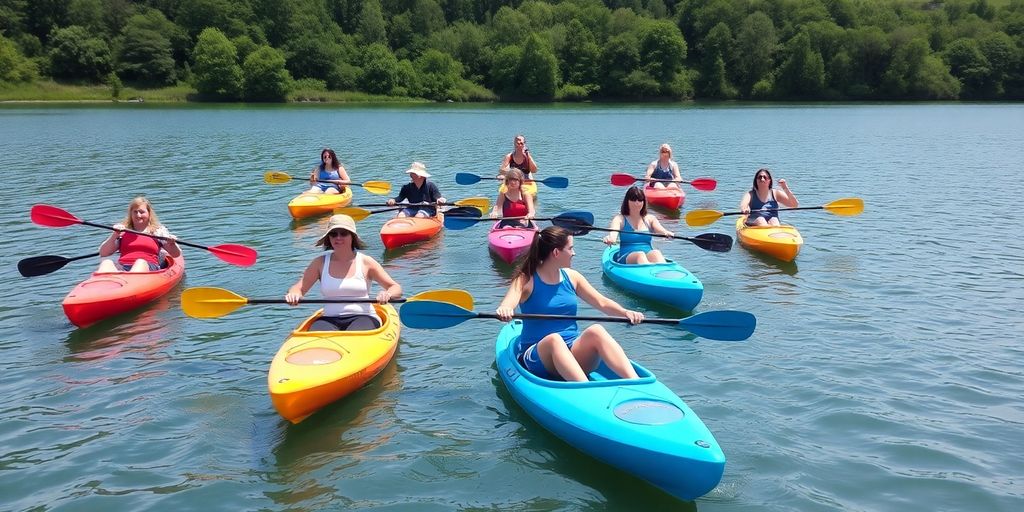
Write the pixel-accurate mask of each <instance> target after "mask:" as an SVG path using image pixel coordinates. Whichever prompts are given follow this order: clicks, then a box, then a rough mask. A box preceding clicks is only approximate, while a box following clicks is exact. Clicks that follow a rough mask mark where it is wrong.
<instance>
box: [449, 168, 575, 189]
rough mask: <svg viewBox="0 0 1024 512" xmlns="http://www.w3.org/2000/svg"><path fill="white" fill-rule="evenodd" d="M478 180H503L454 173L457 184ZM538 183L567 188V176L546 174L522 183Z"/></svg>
mask: <svg viewBox="0 0 1024 512" xmlns="http://www.w3.org/2000/svg"><path fill="white" fill-rule="evenodd" d="M480 180H498V181H505V179H504V178H498V177H495V176H477V175H476V174H470V173H468V172H460V173H456V174H455V183H458V184H459V185H472V184H474V183H477V182H478V181H480ZM534 182H536V183H540V184H543V185H546V186H548V187H551V188H568V187H569V178H565V177H562V176H548V177H547V178H544V179H542V180H526V181H524V183H534Z"/></svg>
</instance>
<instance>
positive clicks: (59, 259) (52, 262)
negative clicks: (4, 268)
mask: <svg viewBox="0 0 1024 512" xmlns="http://www.w3.org/2000/svg"><path fill="white" fill-rule="evenodd" d="M70 262H71V259H70V258H65V257H63V256H55V255H49V256H34V257H32V258H25V259H23V260H21V261H19V262H18V272H20V273H21V275H22V276H24V277H35V276H44V275H46V274H51V273H53V272H56V271H58V270H60V269H61V268H63V267H64V265H67V264H68V263H70Z"/></svg>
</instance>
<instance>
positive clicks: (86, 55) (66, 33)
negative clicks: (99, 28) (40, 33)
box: [50, 25, 113, 83]
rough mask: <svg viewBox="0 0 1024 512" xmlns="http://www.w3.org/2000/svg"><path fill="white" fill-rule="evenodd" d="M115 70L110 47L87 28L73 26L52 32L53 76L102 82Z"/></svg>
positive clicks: (51, 66) (51, 62) (51, 63)
mask: <svg viewBox="0 0 1024 512" xmlns="http://www.w3.org/2000/svg"><path fill="white" fill-rule="evenodd" d="M112 69H113V61H112V59H111V55H110V46H109V45H108V44H107V43H106V42H105V41H103V40H102V39H100V38H98V37H92V36H90V35H89V31H88V30H87V29H86V28H85V27H80V26H78V25H72V26H70V27H67V28H58V29H56V30H54V31H53V33H52V34H50V76H53V77H54V78H65V79H69V80H84V81H87V82H92V83H99V82H101V81H102V80H103V79H104V78H105V77H106V76H107V74H108V73H110V71H111V70H112Z"/></svg>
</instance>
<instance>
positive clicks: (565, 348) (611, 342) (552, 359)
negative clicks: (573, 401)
mask: <svg viewBox="0 0 1024 512" xmlns="http://www.w3.org/2000/svg"><path fill="white" fill-rule="evenodd" d="M574 255H575V252H573V239H572V235H571V234H570V233H569V231H567V230H565V229H562V228H560V227H557V226H551V227H548V228H544V230H542V231H541V232H540V233H538V234H537V237H536V238H534V240H533V245H532V246H531V247H530V253H529V255H528V256H527V257H526V259H525V260H524V261H523V264H522V266H521V267H520V269H519V272H518V273H516V275H515V277H513V278H512V284H511V285H510V286H509V288H508V292H507V293H506V294H505V298H504V299H503V300H502V301H501V305H500V306H498V309H497V310H496V313H497V315H498V317H499V318H500V319H501V320H502V321H505V322H507V321H509V320H511V319H512V316H513V314H515V308H516V306H519V309H520V311H522V312H523V313H524V314H532V313H543V314H556V315H567V316H575V315H576V305H577V302H578V300H579V299H580V298H582V299H583V300H584V301H586V302H587V303H588V304H590V305H591V306H593V307H595V308H597V309H598V310H600V311H601V312H603V313H605V314H608V315H615V316H620V317H626V318H629V321H630V323H631V324H638V323H640V322H642V321H643V319H644V314H643V313H641V312H639V311H630V310H628V309H626V308H624V307H622V306H620V305H619V303H617V302H615V301H613V300H611V299H609V298H607V297H605V296H604V295H601V293H600V292H598V291H597V290H596V289H594V287H593V286H591V284H590V283H589V282H588V281H587V280H586V278H584V277H583V276H582V275H581V274H580V273H579V272H577V271H575V270H573V269H571V268H569V267H570V266H571V265H572V257H573V256H574ZM514 350H515V354H516V357H517V358H518V359H519V362H520V363H521V364H522V365H523V366H524V367H525V368H526V369H527V370H529V371H530V373H533V374H534V375H537V376H538V377H541V378H545V379H555V380H558V379H562V380H567V381H586V380H587V374H588V373H590V372H591V371H593V370H594V369H595V368H597V365H598V364H599V363H600V362H601V361H604V363H605V364H606V365H607V366H608V368H610V369H611V370H612V371H614V372H615V373H616V374H617V375H619V376H620V377H623V378H627V379H635V378H637V374H636V370H635V369H634V368H633V365H632V363H630V362H629V358H627V357H626V353H625V352H624V351H623V350H622V347H621V346H619V343H618V342H616V341H615V338H613V337H612V336H611V334H608V331H606V330H605V328H604V327H603V326H601V325H600V324H594V325H591V326H590V327H587V328H586V329H584V330H583V332H579V328H578V327H577V325H576V321H575V320H570V319H559V320H537V319H524V320H523V331H522V334H521V335H520V337H519V340H518V341H517V342H516V346H515V347H514Z"/></svg>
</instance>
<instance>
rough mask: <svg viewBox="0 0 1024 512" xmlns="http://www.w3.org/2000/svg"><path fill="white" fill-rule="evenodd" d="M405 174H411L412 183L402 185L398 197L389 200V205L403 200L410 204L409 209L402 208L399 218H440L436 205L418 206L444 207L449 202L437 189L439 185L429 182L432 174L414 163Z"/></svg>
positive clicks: (417, 163) (422, 166)
mask: <svg viewBox="0 0 1024 512" xmlns="http://www.w3.org/2000/svg"><path fill="white" fill-rule="evenodd" d="M405 172H406V173H408V174H409V179H411V180H412V181H411V182H410V183H406V184H405V185H402V190H400V191H399V192H398V196H397V197H395V198H393V199H388V205H389V206H394V205H395V204H398V203H400V202H402V200H403V199H404V200H405V201H406V202H407V203H409V206H408V207H406V208H402V209H401V210H400V211H399V212H398V216H399V217H436V216H438V210H437V207H435V206H434V205H425V204H417V203H437V204H439V205H442V204H444V203H446V202H447V200H446V199H445V198H444V196H442V195H441V191H440V190H438V189H437V185H435V184H434V182H432V181H427V178H429V177H430V173H428V172H427V168H426V166H424V165H423V164H422V163H420V162H413V163H412V165H410V166H409V168H408V169H406V170H405Z"/></svg>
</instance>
